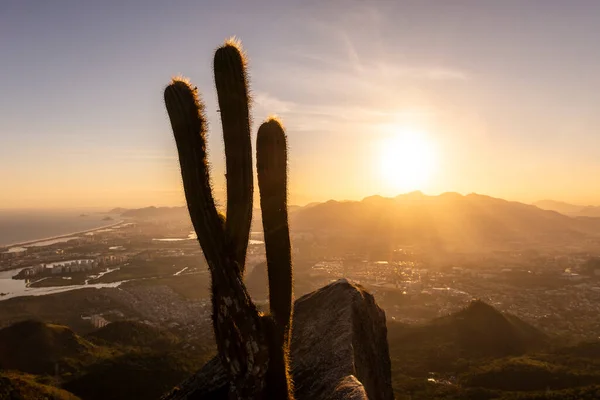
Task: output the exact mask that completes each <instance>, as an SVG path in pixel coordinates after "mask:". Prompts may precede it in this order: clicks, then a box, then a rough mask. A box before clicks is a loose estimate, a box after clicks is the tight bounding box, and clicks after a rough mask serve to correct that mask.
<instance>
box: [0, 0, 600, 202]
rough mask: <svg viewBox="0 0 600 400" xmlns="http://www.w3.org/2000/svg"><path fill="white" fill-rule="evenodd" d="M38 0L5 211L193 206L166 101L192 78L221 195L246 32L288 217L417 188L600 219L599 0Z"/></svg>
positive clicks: (12, 124)
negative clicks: (591, 209)
mask: <svg viewBox="0 0 600 400" xmlns="http://www.w3.org/2000/svg"><path fill="white" fill-rule="evenodd" d="M33 3H34V4H35V5H36V6H35V7H31V6H30V5H31V3H28V4H25V3H24V2H9V3H4V4H3V5H2V6H0V7H1V8H4V12H2V13H0V35H2V36H3V37H10V38H11V41H10V42H9V41H6V42H3V43H1V44H0V50H1V51H2V53H3V54H4V55H5V57H4V58H5V59H6V60H7V61H6V68H4V69H3V70H2V71H0V83H2V85H3V87H5V96H3V98H2V99H1V100H0V104H1V105H2V107H1V108H0V110H2V111H0V179H1V180H2V181H3V184H4V190H3V194H2V195H0V210H17V209H68V208H73V209H86V208H89V209H100V208H109V209H110V208H113V207H126V208H138V207H143V206H147V205H148V204H155V205H157V206H181V205H184V204H185V201H184V197H183V191H182V186H181V178H180V177H179V165H178V162H177V154H176V149H175V144H174V142H173V138H172V134H171V129H170V127H169V122H168V118H167V115H166V111H165V109H164V104H163V100H162V95H161V90H162V89H164V87H165V86H166V85H167V83H168V82H169V79H170V78H171V77H172V76H175V75H178V74H182V75H184V76H186V77H189V78H190V79H191V80H192V82H194V84H195V85H197V86H198V88H199V90H200V94H201V96H202V98H203V100H204V101H205V103H206V110H207V116H208V119H209V123H210V124H209V140H208V147H209V151H210V162H211V166H212V170H213V174H212V176H213V177H214V180H213V182H212V183H213V187H214V189H215V191H216V197H219V198H223V192H224V189H225V181H224V163H223V159H224V156H223V146H222V138H221V128H220V121H219V119H218V113H217V112H216V109H217V105H216V101H215V89H214V84H213V73H212V67H211V62H212V61H211V60H212V54H213V51H214V49H215V48H216V47H217V46H218V45H219V44H220V43H222V42H223V41H224V40H225V39H226V38H228V37H231V36H233V35H234V36H236V37H238V38H240V40H241V41H242V44H243V47H244V49H245V50H246V51H247V53H248V54H249V68H250V71H251V77H250V85H251V89H252V95H253V100H254V102H253V106H252V113H253V117H254V118H253V122H254V124H253V128H252V135H253V141H254V138H255V136H256V127H257V125H258V124H259V123H260V122H261V121H262V120H263V119H265V118H266V117H267V116H268V115H271V114H277V115H279V116H280V117H281V118H282V120H283V122H284V124H285V126H286V130H287V133H288V136H289V147H290V160H289V170H290V204H298V205H302V204H308V203H311V202H315V201H316V202H321V201H327V200H328V199H338V200H341V199H346V200H360V199H362V198H365V197H368V196H371V195H381V196H384V197H394V196H396V195H397V193H405V192H411V191H415V190H419V191H422V192H423V193H427V194H428V195H438V194H441V193H445V192H457V193H461V194H467V193H481V194H485V195H489V196H492V197H497V198H503V199H507V200H511V201H519V202H523V203H527V204H531V203H534V202H536V201H540V200H544V199H552V200H555V201H564V202H567V203H571V204H583V205H600V189H597V188H596V187H595V186H594V185H591V184H590V182H593V181H594V179H595V177H597V176H599V175H600V165H598V163H597V161H596V160H597V156H598V154H597V151H596V150H595V149H597V148H600V147H599V146H598V145H599V144H600V142H599V140H600V139H598V137H597V135H596V134H595V131H597V130H598V128H599V127H600V119H599V117H598V116H597V115H596V113H595V110H594V107H593V105H594V104H596V103H597V102H598V99H597V93H600V90H599V89H600V80H599V79H598V75H597V70H598V67H600V50H599V49H598V48H597V46H596V44H595V35H593V34H592V32H594V27H595V26H597V25H598V24H600V21H598V20H599V17H598V15H600V12H598V11H600V4H598V3H597V2H593V1H585V0H580V1H576V2H575V3H569V4H565V3H562V2H558V1H550V2H548V1H544V2H543V7H544V13H540V12H539V8H538V7H536V4H542V2H535V1H534V2H531V3H528V4H522V3H521V2H516V1H509V2H502V4H500V3H498V4H482V3H481V2H477V1H464V2H461V3H460V4H441V3H436V2H406V3H402V4H389V3H387V2H373V3H369V4H364V3H362V2H355V1H351V2H345V3H343V4H344V7H343V8H341V7H340V5H341V3H339V2H337V1H334V2H331V3H327V4H317V3H311V4H308V5H307V4H306V3H300V2H293V3H286V4H277V5H275V4H271V3H270V2H266V1H260V2H257V3H253V4H252V5H248V4H241V5H240V4H235V3H234V2H229V1H226V2H221V3H219V4H218V5H214V4H199V3H197V2H191V1H188V0H186V1H176V2H174V3H172V4H171V3H169V4H168V5H167V4H160V3H159V2H144V3H143V4H144V7H140V5H141V4H142V3H141V2H139V1H129V2H126V3H125V4H122V3H121V2H116V1H108V2H103V3H102V4H81V3H78V2H74V1H61V2H56V3H54V4H47V3H45V2H33ZM234 4H235V6H234ZM573 4H575V5H573ZM315 15H316V16H315ZM399 21H400V22H401V23H398V22H399ZM359 25H360V28H357V26H359ZM257 26H261V27H262V29H257V28H256V27H257ZM507 28H508V29H507ZM189 38H192V39H191V40H190V39H189ZM515 42H518V43H520V45H519V46H514V43H515ZM548 43H552V46H550V45H548ZM15 77H17V78H19V79H15ZM22 77H27V79H21V78H22ZM23 104H27V105H28V107H26V108H24V107H22V105H23ZM31 110H35V117H34V118H32V117H31V115H30V112H31ZM253 146H254V143H253ZM332 149H335V153H332Z"/></svg>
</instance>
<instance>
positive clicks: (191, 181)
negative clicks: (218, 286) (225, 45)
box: [165, 79, 225, 269]
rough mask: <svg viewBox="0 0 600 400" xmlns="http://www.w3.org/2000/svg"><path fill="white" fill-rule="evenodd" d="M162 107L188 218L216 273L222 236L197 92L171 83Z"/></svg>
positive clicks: (184, 83) (178, 82) (179, 81)
mask: <svg viewBox="0 0 600 400" xmlns="http://www.w3.org/2000/svg"><path fill="white" fill-rule="evenodd" d="M165 105H166V107H167V113H168V114H169V119H170V120H171V127H172V128H173V135H174V136H175V143H176V144H177V152H178V153H179V165H180V167H181V177H182V180H183V188H184V191H185V198H186V201H187V206H188V210H189V213H190V218H191V220H192V224H193V225H194V229H195V230H196V234H197V235H198V241H199V242H200V246H202V249H203V250H204V254H205V256H206V261H207V262H208V265H209V266H210V267H211V269H216V268H217V267H218V264H219V263H220V259H219V258H220V255H219V249H222V248H223V246H224V245H225V235H224V230H223V223H222V221H221V218H220V216H219V215H218V213H217V209H216V208H215V202H214V200H213V196H212V189H211V186H210V176H209V166H208V160H207V152H206V118H205V116H204V105H203V104H202V102H201V101H200V100H199V98H198V90H197V89H196V88H195V87H192V86H191V85H190V84H189V83H188V82H187V81H185V80H182V79H173V81H172V82H171V84H170V85H169V86H167V88H166V89H165Z"/></svg>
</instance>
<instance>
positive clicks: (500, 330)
mask: <svg viewBox="0 0 600 400" xmlns="http://www.w3.org/2000/svg"><path fill="white" fill-rule="evenodd" d="M388 341H389V345H390V356H391V358H392V360H393V361H395V362H396V363H397V364H398V365H399V366H400V368H401V369H402V370H403V371H404V372H405V373H409V374H411V375H415V376H419V375H426V374H427V373H429V372H432V371H435V372H452V371H456V370H460V369H461V368H463V367H464V366H462V365H460V364H461V363H462V362H464V360H470V359H471V360H472V359H486V358H497V357H506V356H511V355H521V354H524V353H526V352H528V351H531V350H536V349H539V348H541V347H543V346H544V345H545V344H546V343H547V341H548V338H547V336H546V335H545V334H544V333H542V332H541V331H539V330H538V329H536V328H535V327H533V326H531V325H529V324H528V323H526V322H524V321H522V320H520V319H519V318H517V317H515V316H513V315H510V314H503V313H501V312H500V311H498V310H496V309H495V308H494V307H492V306H490V305H488V304H486V303H484V302H482V301H479V300H476V301H473V302H471V304H470V305H469V306H468V307H466V308H465V309H463V310H461V311H459V312H457V313H454V314H451V315H448V316H445V317H441V318H436V319H434V320H432V321H430V322H429V323H427V324H424V325H414V326H413V325H405V324H398V323H395V322H393V321H390V322H388Z"/></svg>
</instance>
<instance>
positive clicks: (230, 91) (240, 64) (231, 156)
mask: <svg viewBox="0 0 600 400" xmlns="http://www.w3.org/2000/svg"><path fill="white" fill-rule="evenodd" d="M214 70H215V84H216V87H217V95H218V99H219V110H220V112H221V123H222V126H223V140H224V144H225V160H226V171H227V219H226V222H225V232H226V235H227V238H228V240H229V241H230V242H231V244H232V245H233V250H234V252H235V260H236V261H237V263H238V265H239V266H240V268H241V271H242V273H243V272H244V268H245V258H246V251H247V249H248V238H249V235H250V224H251V222H252V196H253V173H252V143H251V139H250V111H249V98H248V82H247V77H246V66H245V59H244V54H243V53H242V51H241V49H240V47H239V45H237V44H236V43H234V42H227V43H226V44H225V45H223V46H222V47H220V48H219V49H217V51H216V52H215V58H214Z"/></svg>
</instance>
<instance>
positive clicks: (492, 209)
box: [291, 192, 600, 251]
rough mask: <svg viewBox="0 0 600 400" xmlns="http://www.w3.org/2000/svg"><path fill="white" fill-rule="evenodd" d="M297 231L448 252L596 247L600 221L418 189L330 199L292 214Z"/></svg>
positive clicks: (357, 242)
mask: <svg viewBox="0 0 600 400" xmlns="http://www.w3.org/2000/svg"><path fill="white" fill-rule="evenodd" d="M291 220H292V221H291V226H292V230H293V231H311V232H313V233H315V234H316V235H317V236H318V237H320V238H321V239H322V240H327V241H329V242H331V241H345V242H352V246H353V247H354V248H361V247H363V248H364V247H368V246H379V247H381V248H386V247H387V248H396V247H398V246H401V245H419V246H423V247H427V248H429V249H439V250H444V251H453V250H457V251H469V250H478V251H480V250H486V249H489V250H494V249H507V248H510V247H514V246H516V247H523V246H525V247H532V246H533V247H535V246H545V245H562V246H566V245H576V246H582V245H585V244H586V243H594V244H595V245H597V244H598V243H599V240H600V219H595V218H580V217H577V218H575V217H570V216H566V215H563V214H560V213H558V212H555V211H549V210H542V209H540V208H539V207H536V206H533V205H528V204H523V203H519V202H513V201H506V200H502V199H498V198H493V197H489V196H484V195H478V194H469V195H466V196H463V195H461V194H458V193H444V194H441V195H439V196H427V195H424V194H423V193H421V192H413V193H408V194H404V195H400V196H397V197H394V198H385V197H381V196H371V197H367V198H365V199H363V200H362V201H343V202H338V201H333V200H331V201H328V202H326V203H321V204H317V205H313V206H311V207H304V208H302V209H300V210H298V211H297V212H295V213H293V214H292V217H291Z"/></svg>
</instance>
